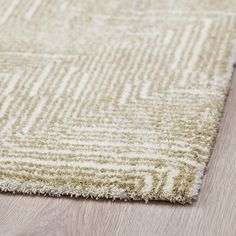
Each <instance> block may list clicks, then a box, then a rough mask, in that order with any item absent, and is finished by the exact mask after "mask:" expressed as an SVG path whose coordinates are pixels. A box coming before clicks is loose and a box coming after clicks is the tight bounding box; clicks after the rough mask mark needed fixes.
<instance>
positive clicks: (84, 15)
mask: <svg viewBox="0 0 236 236" xmlns="http://www.w3.org/2000/svg"><path fill="white" fill-rule="evenodd" d="M0 5H1V8H0V190H1V191H5V192H20V193H26V194H45V195H52V196H61V195H70V196H72V197H79V196H83V197H93V198H113V199H123V200H130V199H133V200H141V199H143V200H145V201H148V200H167V201H171V202H179V203H191V202H192V200H193V199H195V198H196V196H197V195H198V192H199V189H200V186H201V182H202V177H203V175H204V172H205V169H206V166H207V163H208V161H209V158H210V154H211V151H212V149H213V145H214V141H215V138H216V134H217V130H218V126H219V121H220V118H221V114H222V111H223V106H224V101H225V98H226V96H227V93H228V88H229V82H230V78H231V75H232V71H233V63H234V62H235V56H236V51H235V46H236V45H235V44H236V43H235V42H236V41H235V39H236V2H235V0H224V1H222V0H214V1H212V0H202V1H199V0H179V1H172V0H165V1H162V0H155V1H154V0H136V1H133V0H120V1H116V0H109V1H105V0H96V1H95V0H87V1H82V0H81V1H79V0H68V1H62V0H12V1H4V0H0Z"/></svg>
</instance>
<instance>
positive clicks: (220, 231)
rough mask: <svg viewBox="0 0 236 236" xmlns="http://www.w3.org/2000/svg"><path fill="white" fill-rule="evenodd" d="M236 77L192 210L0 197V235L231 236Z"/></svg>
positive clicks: (235, 217) (235, 196) (235, 224)
mask: <svg viewBox="0 0 236 236" xmlns="http://www.w3.org/2000/svg"><path fill="white" fill-rule="evenodd" d="M235 108H236V72H235V73H234V79H233V82H232V86H231V92H230V95H229V97H228V99H227V104H226V108H225V112H224V117H223V120H222V123H221V127H220V132H219V135H218V138H217V142H216V145H215V148H214V152H213V155H212V158H211V161H210V163H209V168H208V171H207V173H206V176H205V178H204V182H203V186H202V190H201V193H200V195H199V199H198V200H197V201H196V202H195V203H194V204H193V205H191V206H190V205H185V206H181V205H172V204H168V203H164V202H152V203H149V204H144V203H143V202H142V203H141V202H126V203H124V202H112V201H101V200H100V201H96V200H84V199H79V200H78V199H77V200H73V199H69V198H59V199H57V198H49V197H39V196H22V195H12V194H0V235H4V236H15V235H22V236H28V235H29V236H30V235H34V236H37V235H43V236H47V235H48V236H50V235H55V236H57V235H58V236H60V235H129V236H132V235H135V236H136V235H137V236H138V235H142V236H144V235H148V236H152V235H162V236H164V235H175V236H178V235H179V236H183V235H191V236H194V235H208V236H211V235H212V236H213V235H214V236H217V235H219V236H233V235H236V109H235Z"/></svg>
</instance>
